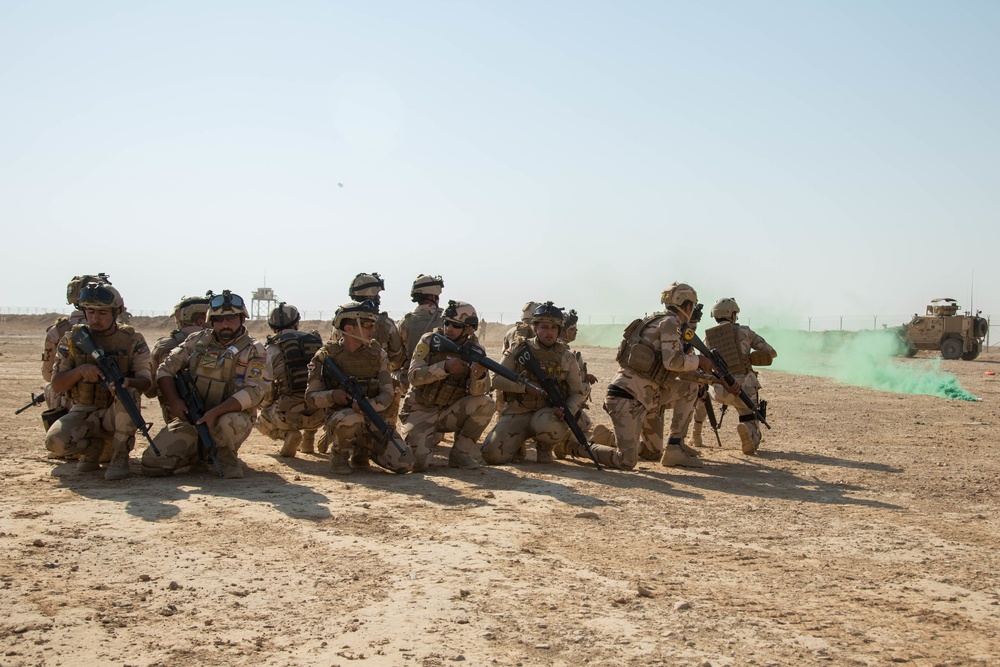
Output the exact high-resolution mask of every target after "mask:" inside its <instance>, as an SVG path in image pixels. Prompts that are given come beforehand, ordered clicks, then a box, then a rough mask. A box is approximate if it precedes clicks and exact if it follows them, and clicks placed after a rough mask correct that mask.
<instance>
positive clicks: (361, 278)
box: [347, 273, 385, 301]
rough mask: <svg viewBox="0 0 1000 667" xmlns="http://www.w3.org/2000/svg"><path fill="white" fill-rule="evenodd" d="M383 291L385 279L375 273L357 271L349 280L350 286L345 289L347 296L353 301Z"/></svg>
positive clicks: (361, 299) (368, 297) (362, 299)
mask: <svg viewBox="0 0 1000 667" xmlns="http://www.w3.org/2000/svg"><path fill="white" fill-rule="evenodd" d="M384 291H385V281H384V280H382V276H380V275H379V274H377V273H359V274H358V275H356V276H354V280H352V281H351V287H350V289H348V291H347V296H349V297H351V298H352V299H354V300H355V301H364V300H365V299H371V298H372V297H376V296H378V293H379V292H384Z"/></svg>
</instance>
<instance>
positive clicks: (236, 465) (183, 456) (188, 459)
mask: <svg viewBox="0 0 1000 667" xmlns="http://www.w3.org/2000/svg"><path fill="white" fill-rule="evenodd" d="M253 423H254V417H253V415H252V413H250V412H247V411H246V410H244V411H241V412H229V413H226V414H224V415H222V416H221V417H219V420H218V421H217V422H216V423H215V428H213V429H212V430H211V433H212V439H213V440H214V441H215V444H216V446H218V448H219V451H218V458H219V464H220V465H221V466H222V475H223V477H243V470H242V468H241V467H240V461H239V456H238V452H239V451H240V446H241V445H242V444H243V442H244V441H245V440H246V439H247V438H248V437H250V432H251V431H252V430H253ZM153 442H154V443H156V447H157V449H159V450H160V456H157V455H156V454H155V453H154V452H153V449H152V448H151V447H147V448H146V450H145V451H144V452H143V453H142V474H143V475H146V476H148V477H163V476H165V475H170V474H173V473H175V472H178V471H180V470H181V469H182V468H195V469H199V470H202V469H205V470H211V471H213V472H214V470H215V468H214V464H213V463H211V462H210V461H204V462H203V461H200V460H199V458H198V431H197V429H195V427H194V426H193V425H192V424H189V423H187V422H186V421H181V420H180V419H172V420H171V421H170V422H169V423H168V424H167V425H166V426H165V427H164V428H163V429H161V430H160V432H159V433H157V434H156V436H155V437H154V438H153ZM203 464H204V466H205V467H203Z"/></svg>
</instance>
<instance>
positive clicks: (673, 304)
mask: <svg viewBox="0 0 1000 667" xmlns="http://www.w3.org/2000/svg"><path fill="white" fill-rule="evenodd" d="M689 301H690V302H691V304H692V305H693V304H696V303H698V293H697V292H695V291H694V288H693V287H691V286H690V285H688V284H687V283H670V284H669V285H667V288H666V289H665V290H663V294H661V295H660V303H662V304H663V305H664V306H666V307H667V308H678V309H679V308H683V307H684V304H685V303H687V302H689Z"/></svg>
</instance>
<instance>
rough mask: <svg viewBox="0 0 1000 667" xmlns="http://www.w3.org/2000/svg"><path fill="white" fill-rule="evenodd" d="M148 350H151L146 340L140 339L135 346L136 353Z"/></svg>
mask: <svg viewBox="0 0 1000 667" xmlns="http://www.w3.org/2000/svg"><path fill="white" fill-rule="evenodd" d="M147 352H149V346H148V345H146V341H144V340H140V341H139V342H138V343H137V344H136V346H135V353H136V354H146V353H147Z"/></svg>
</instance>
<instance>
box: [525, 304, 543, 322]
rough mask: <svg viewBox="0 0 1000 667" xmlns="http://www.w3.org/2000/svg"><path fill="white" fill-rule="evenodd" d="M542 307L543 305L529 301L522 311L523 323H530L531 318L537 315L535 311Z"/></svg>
mask: <svg viewBox="0 0 1000 667" xmlns="http://www.w3.org/2000/svg"><path fill="white" fill-rule="evenodd" d="M540 305H542V304H541V303H540V302H538V301H529V302H528V303H526V304H524V308H522V309H521V321H522V322H528V323H530V322H531V318H532V317H534V315H535V309H536V308H538V307H539V306H540Z"/></svg>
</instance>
